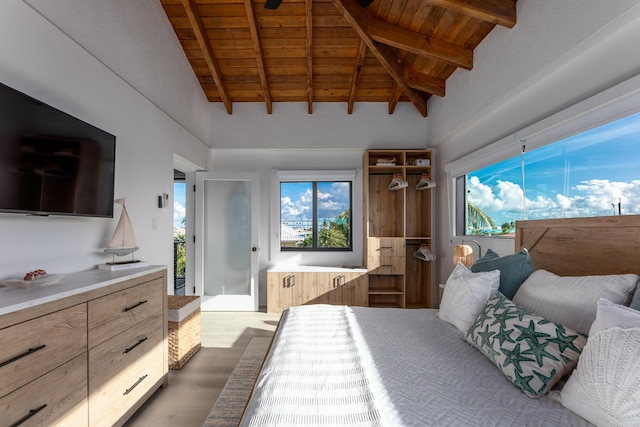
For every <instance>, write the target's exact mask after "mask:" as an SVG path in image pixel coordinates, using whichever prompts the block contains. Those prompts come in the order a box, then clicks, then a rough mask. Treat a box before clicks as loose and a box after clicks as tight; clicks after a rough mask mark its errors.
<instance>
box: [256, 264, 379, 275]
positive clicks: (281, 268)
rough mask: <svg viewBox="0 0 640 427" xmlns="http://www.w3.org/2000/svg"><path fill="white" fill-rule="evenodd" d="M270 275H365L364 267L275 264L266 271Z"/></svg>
mask: <svg viewBox="0 0 640 427" xmlns="http://www.w3.org/2000/svg"><path fill="white" fill-rule="evenodd" d="M267 271H268V272H271V273H287V272H292V273H366V272H367V269H366V268H364V267H354V268H351V267H344V266H343V267H328V266H317V265H298V264H276V265H273V266H271V267H270V268H269V269H268V270H267Z"/></svg>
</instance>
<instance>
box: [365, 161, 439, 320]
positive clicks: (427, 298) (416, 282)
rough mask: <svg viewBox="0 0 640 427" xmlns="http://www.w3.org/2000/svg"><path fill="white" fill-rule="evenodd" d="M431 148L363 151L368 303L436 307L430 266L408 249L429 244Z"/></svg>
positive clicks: (430, 264) (412, 250) (433, 269)
mask: <svg viewBox="0 0 640 427" xmlns="http://www.w3.org/2000/svg"><path fill="white" fill-rule="evenodd" d="M433 162H434V153H433V151H432V150H369V151H367V152H366V153H365V155H364V160H363V171H364V224H365V244H366V250H365V254H366V255H365V257H366V259H365V262H366V265H367V270H368V302H369V306H372V307H407V308H411V307H436V304H437V295H436V289H435V286H434V280H435V266H434V263H433V262H429V261H423V260H422V259H419V258H416V257H414V256H413V254H414V253H415V252H416V251H418V250H419V249H420V248H421V247H422V248H428V249H431V248H433V247H435V240H434V239H435V237H434V233H433V231H434V227H433V224H434V215H433V198H434V189H433V185H432V183H433V181H432V178H433V177H432V172H431V171H432V168H433Z"/></svg>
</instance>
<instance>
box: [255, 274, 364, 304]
mask: <svg viewBox="0 0 640 427" xmlns="http://www.w3.org/2000/svg"><path fill="white" fill-rule="evenodd" d="M285 269H286V271H283V270H282V269H281V268H279V267H276V268H272V269H270V270H269V271H268V272H267V312H269V313H280V312H282V311H283V310H285V309H287V308H289V307H294V306H298V305H304V304H334V305H360V306H366V305H367V276H366V271H365V270H364V269H347V268H331V267H304V266H303V267H298V266H289V268H288V269H287V268H285Z"/></svg>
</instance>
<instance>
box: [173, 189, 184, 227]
mask: <svg viewBox="0 0 640 427" xmlns="http://www.w3.org/2000/svg"><path fill="white" fill-rule="evenodd" d="M185 189H186V185H185V183H184V182H181V183H174V184H173V226H174V227H178V228H182V227H183V225H182V218H184V214H185V212H186V208H185V205H186V195H185Z"/></svg>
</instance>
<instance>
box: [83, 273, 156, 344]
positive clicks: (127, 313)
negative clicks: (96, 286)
mask: <svg viewBox="0 0 640 427" xmlns="http://www.w3.org/2000/svg"><path fill="white" fill-rule="evenodd" d="M163 292H165V289H164V286H163V282H162V280H161V279H157V280H153V281H151V282H148V283H144V284H142V285H138V286H133V287H131V288H128V289H124V290H122V291H120V292H116V293H113V294H109V295H105V296H103V297H101V298H97V299H95V300H91V301H89V303H88V304H89V348H93V347H95V346H97V345H98V344H100V343H102V342H104V341H106V340H108V339H110V338H112V337H114V336H116V335H117V334H118V333H120V332H121V331H124V330H127V329H129V328H131V327H132V326H133V325H135V324H136V323H139V322H141V321H142V320H144V319H147V318H149V317H151V316H153V315H154V314H158V313H160V312H162V306H163V305H162V296H163Z"/></svg>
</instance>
